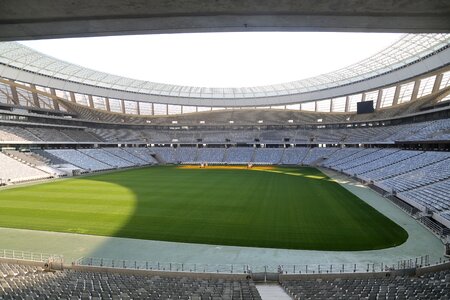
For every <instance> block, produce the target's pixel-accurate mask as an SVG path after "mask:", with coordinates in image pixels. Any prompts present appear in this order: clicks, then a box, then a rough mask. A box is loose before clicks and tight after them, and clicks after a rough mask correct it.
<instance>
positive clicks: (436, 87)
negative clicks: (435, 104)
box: [431, 73, 444, 94]
mask: <svg viewBox="0 0 450 300" xmlns="http://www.w3.org/2000/svg"><path fill="white" fill-rule="evenodd" d="M443 76H444V74H443V73H441V74H438V75H437V76H436V80H435V81H434V85H433V90H432V91H431V93H432V94H433V93H436V92H437V91H439V87H440V86H441V82H442V77H443Z"/></svg>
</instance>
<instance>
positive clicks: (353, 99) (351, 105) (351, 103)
mask: <svg viewBox="0 0 450 300" xmlns="http://www.w3.org/2000/svg"><path fill="white" fill-rule="evenodd" d="M361 101H362V94H356V95H351V96H348V111H349V112H354V111H356V108H357V104H356V103H358V102H361Z"/></svg>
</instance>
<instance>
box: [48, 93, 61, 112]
mask: <svg viewBox="0 0 450 300" xmlns="http://www.w3.org/2000/svg"><path fill="white" fill-rule="evenodd" d="M50 93H51V94H52V96H53V97H52V99H53V107H55V109H56V110H59V102H58V100H56V91H55V89H54V88H50Z"/></svg>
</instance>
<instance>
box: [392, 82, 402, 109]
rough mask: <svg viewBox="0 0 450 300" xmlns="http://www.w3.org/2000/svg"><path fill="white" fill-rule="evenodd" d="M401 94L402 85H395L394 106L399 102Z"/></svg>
mask: <svg viewBox="0 0 450 300" xmlns="http://www.w3.org/2000/svg"><path fill="white" fill-rule="evenodd" d="M399 95H400V85H399V84H397V85H396V86H395V92H394V99H392V106H394V105H397V104H398V96H399Z"/></svg>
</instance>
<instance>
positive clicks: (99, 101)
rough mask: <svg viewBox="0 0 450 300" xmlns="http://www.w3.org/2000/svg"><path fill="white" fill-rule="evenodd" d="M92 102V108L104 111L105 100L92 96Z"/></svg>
mask: <svg viewBox="0 0 450 300" xmlns="http://www.w3.org/2000/svg"><path fill="white" fill-rule="evenodd" d="M92 101H93V102H94V108H97V109H102V110H106V104H105V98H103V97H98V96H92Z"/></svg>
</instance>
